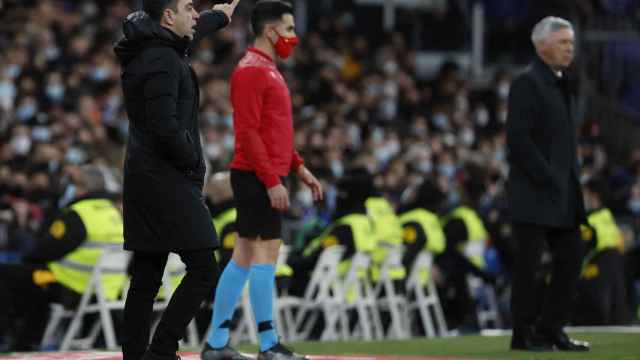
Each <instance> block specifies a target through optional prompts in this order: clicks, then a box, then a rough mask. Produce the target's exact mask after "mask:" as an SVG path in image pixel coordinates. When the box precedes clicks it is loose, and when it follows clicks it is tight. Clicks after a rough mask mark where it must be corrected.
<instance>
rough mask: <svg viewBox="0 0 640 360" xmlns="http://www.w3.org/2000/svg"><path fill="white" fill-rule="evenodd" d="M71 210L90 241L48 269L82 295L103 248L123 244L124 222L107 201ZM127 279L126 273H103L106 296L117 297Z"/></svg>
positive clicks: (94, 201) (86, 203)
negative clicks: (75, 214) (77, 217)
mask: <svg viewBox="0 0 640 360" xmlns="http://www.w3.org/2000/svg"><path fill="white" fill-rule="evenodd" d="M71 209H72V210H73V211H75V212H76V213H77V214H78V216H79V217H80V219H81V220H82V223H83V225H84V227H85V230H86V233H87V238H86V240H85V241H84V242H83V243H82V245H81V246H80V247H78V248H77V249H76V250H74V251H73V252H71V253H70V254H67V255H66V256H65V257H64V258H63V259H62V260H59V261H55V262H51V263H49V264H48V266H49V269H50V270H51V272H52V273H53V274H54V275H55V277H56V280H57V281H58V282H59V283H60V284H62V285H64V286H65V287H67V288H69V289H72V290H74V291H75V292H77V293H80V294H81V293H83V292H84V290H85V289H86V287H87V285H88V284H89V280H90V279H91V272H92V271H93V268H94V267H95V265H96V264H97V262H98V259H100V256H101V255H102V252H103V248H104V247H105V246H113V245H119V244H122V243H123V242H124V236H123V223H122V215H121V214H120V211H119V210H118V209H117V208H116V207H115V206H114V204H113V202H112V201H111V200H108V199H86V200H81V201H78V202H77V203H75V204H72V205H71ZM62 231H64V230H62ZM126 279H127V276H126V275H125V274H104V275H103V276H102V286H103V289H104V295H105V297H106V298H107V299H109V300H114V299H116V298H118V296H119V295H120V292H121V291H122V287H123V285H124V283H125V281H126Z"/></svg>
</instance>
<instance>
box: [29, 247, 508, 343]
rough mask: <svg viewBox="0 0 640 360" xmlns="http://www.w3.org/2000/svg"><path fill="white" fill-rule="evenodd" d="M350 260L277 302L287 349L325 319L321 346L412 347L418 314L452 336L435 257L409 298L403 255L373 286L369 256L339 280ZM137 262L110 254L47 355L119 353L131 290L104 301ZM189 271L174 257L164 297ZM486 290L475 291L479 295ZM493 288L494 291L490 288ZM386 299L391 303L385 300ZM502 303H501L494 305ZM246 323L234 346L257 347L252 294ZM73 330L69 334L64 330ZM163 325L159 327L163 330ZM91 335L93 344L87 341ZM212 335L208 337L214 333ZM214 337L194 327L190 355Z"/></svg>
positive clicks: (415, 278) (61, 314) (55, 308)
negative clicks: (398, 273) (401, 342)
mask: <svg viewBox="0 0 640 360" xmlns="http://www.w3.org/2000/svg"><path fill="white" fill-rule="evenodd" d="M287 254H288V248H287V247H286V246H283V247H282V251H281V256H280V258H279V261H280V262H281V263H285V262H286V258H287ZM343 254H344V248H343V247H342V246H339V245H338V246H332V247H329V248H327V249H325V250H324V251H323V253H322V254H321V256H320V257H319V260H318V262H317V264H316V266H315V268H314V270H313V271H312V273H311V278H310V280H309V283H308V284H307V286H306V291H305V293H304V296H303V297H301V298H300V297H293V296H289V295H286V294H284V295H281V296H277V295H276V294H275V293H274V296H276V299H275V300H276V301H274V314H275V317H276V319H275V322H276V326H277V329H278V333H279V334H280V336H281V337H282V338H283V340H284V341H296V340H306V339H309V338H310V337H311V334H312V331H313V330H314V328H315V327H316V326H317V325H318V321H319V320H320V318H321V317H322V318H323V320H324V328H323V329H322V333H321V335H320V339H321V340H349V339H362V340H376V339H385V338H390V339H406V338H409V337H411V336H414V335H416V334H415V333H412V331H411V329H412V326H411V324H410V319H411V318H416V317H415V316H410V314H415V315H417V319H418V320H419V321H420V322H421V324H422V326H423V329H424V331H425V335H426V336H427V337H435V336H447V335H448V332H447V324H446V321H445V317H444V314H443V311H442V307H441V304H440V300H439V298H438V294H437V292H436V288H435V285H434V283H433V281H432V280H431V278H429V280H428V281H427V282H426V283H425V282H424V279H423V278H424V276H423V275H421V274H424V273H425V272H426V273H428V274H430V273H431V268H432V264H433V257H432V255H431V254H430V253H429V252H427V251H422V252H420V254H419V255H418V256H417V258H416V260H415V263H414V266H413V267H412V269H411V271H410V273H409V278H408V279H407V282H406V294H399V293H397V292H396V291H395V288H394V284H393V280H392V279H391V277H390V276H389V270H390V269H391V268H394V267H396V266H398V265H399V264H400V263H401V258H402V252H400V251H397V250H393V249H392V250H391V251H390V252H389V256H388V257H387V259H386V260H385V262H384V263H383V264H382V267H381V271H380V274H381V277H380V281H379V282H378V284H377V285H376V286H375V287H374V285H373V284H372V283H371V282H370V280H369V277H368V276H361V274H363V273H366V272H367V271H368V269H369V268H370V264H371V258H370V256H369V255H368V254H365V253H356V254H355V255H354V256H353V257H352V259H351V266H350V269H349V271H348V272H347V274H346V275H345V276H341V275H340V274H339V273H338V265H339V264H340V262H341V260H342V257H343ZM130 256H131V254H130V253H129V252H126V251H123V250H122V249H121V247H119V246H117V247H109V248H105V249H104V251H103V255H102V257H101V258H100V260H99V262H98V264H97V265H96V266H95V267H94V269H93V272H92V274H91V279H90V282H89V285H88V287H87V289H86V290H85V292H84V293H83V294H82V297H81V299H80V303H79V305H78V306H77V308H76V309H74V310H66V309H65V308H64V307H63V306H62V305H60V304H53V305H52V307H51V310H52V311H51V315H50V319H49V322H48V324H47V328H46V330H45V334H44V336H43V340H42V344H41V345H42V347H43V348H51V347H54V346H56V345H58V346H57V347H58V348H59V349H60V350H62V351H66V350H70V349H91V348H94V347H96V342H97V340H98V337H99V335H100V334H102V336H103V339H104V344H105V346H106V348H107V349H110V350H115V349H117V348H118V343H117V340H116V335H115V329H114V325H113V319H112V314H111V312H112V310H123V309H124V304H125V301H126V293H127V288H128V282H127V283H126V284H123V297H122V298H121V299H118V300H114V301H110V300H107V299H106V298H105V297H104V291H103V289H102V283H101V281H100V279H101V277H102V274H108V273H122V274H125V273H126V270H127V264H128V263H129V260H130ZM180 271H184V265H183V264H182V263H181V262H180V260H179V257H177V256H175V255H173V254H172V256H171V257H170V260H169V261H168V265H167V269H166V271H165V277H164V279H163V285H162V292H163V293H164V294H165V295H167V294H169V295H170V294H171V293H172V286H171V281H169V274H172V275H175V274H176V273H179V272H180ZM481 285H482V284H478V283H475V284H474V286H476V287H477V289H481V288H482V287H481ZM485 288H486V287H485ZM382 294H384V295H382ZM169 299H170V296H164V297H162V298H160V299H159V300H157V301H156V303H155V304H154V311H157V312H160V311H162V310H164V309H165V308H166V306H167V305H168V301H169ZM492 299H493V300H494V301H495V295H494V297H493V298H492ZM238 310H240V316H239V321H238V323H237V326H236V327H235V328H234V329H233V331H232V341H233V342H234V343H238V342H242V341H249V342H253V343H256V342H257V330H256V325H255V321H254V318H253V312H252V311H251V306H250V301H249V295H248V287H246V288H245V290H244V292H243V295H242V298H241V301H240V302H239V304H238ZM383 312H386V313H388V314H389V317H390V321H389V324H388V326H386V327H384V326H383V322H382V320H381V313H383ZM91 314H95V315H94V316H93V317H92V319H93V323H91V324H88V325H90V330H89V331H88V332H86V331H83V329H85V328H86V326H84V325H87V324H85V322H86V320H87V315H91ZM478 317H479V319H481V320H482V321H484V322H486V323H487V324H488V323H489V322H493V324H497V323H498V321H496V320H497V318H498V314H497V310H496V306H495V304H489V308H488V309H481V308H479V309H478ZM67 322H68V326H67V327H66V329H63V326H62V325H63V324H65V323H67ZM156 324H157V323H156ZM83 332H86V336H82V333H83ZM207 332H208V331H207ZM204 339H206V334H205V336H203V337H202V338H201V339H200V338H199V336H198V332H197V329H196V326H195V322H192V323H191V324H190V325H189V327H188V331H187V340H186V341H185V342H184V344H186V345H188V346H190V347H198V346H200V345H202V343H203V342H204Z"/></svg>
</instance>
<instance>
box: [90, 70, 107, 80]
mask: <svg viewBox="0 0 640 360" xmlns="http://www.w3.org/2000/svg"><path fill="white" fill-rule="evenodd" d="M90 76H91V79H92V80H93V81H97V82H102V81H105V80H106V79H107V77H108V76H109V69H107V68H105V67H102V66H98V67H95V68H93V70H92V71H91V75H90Z"/></svg>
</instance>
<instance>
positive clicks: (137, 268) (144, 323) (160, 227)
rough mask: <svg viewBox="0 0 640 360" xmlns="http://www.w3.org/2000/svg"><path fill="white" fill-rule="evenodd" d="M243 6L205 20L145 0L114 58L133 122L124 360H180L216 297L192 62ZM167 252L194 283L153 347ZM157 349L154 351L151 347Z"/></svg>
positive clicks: (171, 3)
mask: <svg viewBox="0 0 640 360" xmlns="http://www.w3.org/2000/svg"><path fill="white" fill-rule="evenodd" d="M238 1H239V0H234V1H233V2H232V3H231V4H218V5H215V6H214V7H213V8H212V11H204V12H202V13H201V14H198V13H197V12H196V10H195V7H194V4H193V1H192V0H144V1H143V2H142V4H143V8H144V11H138V12H135V13H133V14H130V15H129V16H128V17H127V18H126V20H125V21H124V23H123V33H124V38H123V39H122V40H120V41H119V42H118V44H117V45H116V48H115V52H116V55H117V56H118V60H119V61H120V64H121V66H122V76H121V77H122V89H123V93H124V99H125V104H126V109H127V114H128V116H129V133H130V135H129V142H128V144H127V155H126V160H125V164H124V187H123V210H124V212H123V216H124V248H125V249H126V250H130V251H133V265H132V266H131V269H132V278H131V286H130V288H129V292H128V294H127V301H126V304H125V309H124V322H125V325H124V327H123V330H124V332H123V341H122V353H123V359H124V360H140V359H143V360H175V359H178V356H177V355H176V351H177V350H178V341H179V340H180V339H181V338H182V336H183V334H184V330H185V328H186V327H187V325H188V324H189V322H190V321H191V319H192V318H193V317H194V315H195V314H196V313H197V312H198V310H199V309H200V305H201V303H202V302H203V301H204V300H206V299H208V298H209V297H210V296H211V294H212V293H213V289H214V287H215V282H216V279H217V274H218V269H217V264H216V261H215V258H214V255H213V251H214V250H215V248H217V247H218V240H217V237H216V232H215V230H214V228H213V223H212V221H211V214H210V213H209V210H208V209H207V207H206V206H205V203H204V195H203V193H202V188H203V186H204V177H205V162H204V158H203V156H202V146H201V144H200V132H199V124H198V106H199V92H198V81H197V78H196V74H195V72H194V71H193V69H192V68H191V66H190V64H189V57H188V55H189V53H190V51H191V49H193V48H194V46H195V45H196V43H197V42H198V40H200V39H202V38H203V37H205V36H206V35H210V34H213V33H214V32H216V31H217V30H218V29H221V28H223V27H224V26H226V25H227V24H228V23H229V21H230V19H231V15H232V14H233V11H234V9H235V7H236V6H237V4H238ZM169 252H174V253H177V254H179V255H180V258H181V260H182V262H184V263H185V265H186V268H187V273H186V275H185V277H184V278H183V279H182V281H181V283H180V285H179V286H178V287H177V288H176V290H175V292H174V293H173V295H172V297H171V301H170V302H169V305H168V307H167V309H166V310H165V311H164V313H163V315H162V318H161V319H160V323H159V324H158V326H157V328H156V331H155V333H154V335H153V339H152V341H151V344H149V334H150V331H151V315H152V310H153V301H154V298H155V297H156V295H157V293H158V289H159V288H160V285H161V284H162V275H163V272H164V269H165V266H166V264H167V257H168V255H169ZM148 344H149V346H147V345H148Z"/></svg>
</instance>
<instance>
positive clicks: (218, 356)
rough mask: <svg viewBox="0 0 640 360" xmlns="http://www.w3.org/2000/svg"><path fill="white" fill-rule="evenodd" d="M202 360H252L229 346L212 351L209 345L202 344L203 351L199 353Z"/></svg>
mask: <svg viewBox="0 0 640 360" xmlns="http://www.w3.org/2000/svg"><path fill="white" fill-rule="evenodd" d="M200 359H202V360H253V359H252V358H250V357H248V356H244V355H242V354H241V353H240V352H239V351H238V350H236V349H234V348H232V347H231V346H229V344H227V345H225V346H224V347H221V348H217V349H214V348H212V347H211V345H209V343H205V344H204V349H202V352H201V353H200Z"/></svg>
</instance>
